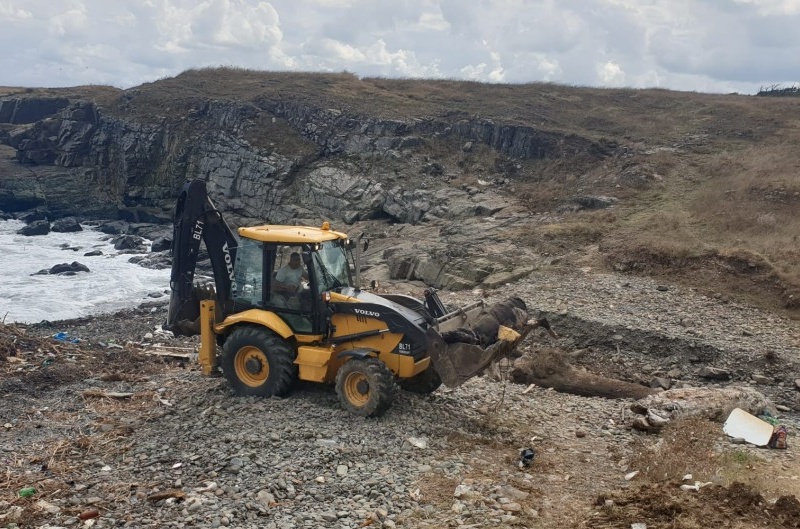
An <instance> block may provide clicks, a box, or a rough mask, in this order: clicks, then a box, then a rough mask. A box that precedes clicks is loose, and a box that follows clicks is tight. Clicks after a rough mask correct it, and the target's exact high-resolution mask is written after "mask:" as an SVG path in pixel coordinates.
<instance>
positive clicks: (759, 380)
mask: <svg viewBox="0 0 800 529" xmlns="http://www.w3.org/2000/svg"><path fill="white" fill-rule="evenodd" d="M750 378H751V379H752V380H753V382H755V383H756V384H762V385H763V384H770V383H772V379H771V378H769V377H765V376H764V375H752V376H751V377H750Z"/></svg>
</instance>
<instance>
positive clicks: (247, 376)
mask: <svg viewBox="0 0 800 529" xmlns="http://www.w3.org/2000/svg"><path fill="white" fill-rule="evenodd" d="M222 350H223V355H222V372H223V373H224V374H225V378H227V379H228V383H229V384H230V385H231V387H232V388H233V391H234V392H235V393H236V394H237V395H241V396H255V397H272V396H278V397H283V396H286V395H287V394H288V393H289V391H291V389H292V384H293V383H294V381H295V380H296V379H297V366H296V365H295V364H294V358H295V352H294V348H293V347H292V346H291V345H290V344H289V343H288V342H287V341H286V340H284V339H283V338H281V337H280V336H278V335H276V334H275V333H273V332H272V331H269V330H268V329H265V328H262V327H254V326H247V327H240V328H238V329H236V330H234V331H233V332H232V333H231V335H230V336H229V337H228V339H227V340H225V345H224V346H223V348H222Z"/></svg>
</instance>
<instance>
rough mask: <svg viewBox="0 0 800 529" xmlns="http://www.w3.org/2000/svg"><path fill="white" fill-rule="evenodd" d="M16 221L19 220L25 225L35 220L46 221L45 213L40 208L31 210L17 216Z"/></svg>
mask: <svg viewBox="0 0 800 529" xmlns="http://www.w3.org/2000/svg"><path fill="white" fill-rule="evenodd" d="M17 220H21V221H22V222H24V223H25V224H30V223H32V222H34V221H37V220H47V212H46V211H45V210H43V209H40V208H37V209H32V210H30V211H26V212H24V213H20V214H19V215H17Z"/></svg>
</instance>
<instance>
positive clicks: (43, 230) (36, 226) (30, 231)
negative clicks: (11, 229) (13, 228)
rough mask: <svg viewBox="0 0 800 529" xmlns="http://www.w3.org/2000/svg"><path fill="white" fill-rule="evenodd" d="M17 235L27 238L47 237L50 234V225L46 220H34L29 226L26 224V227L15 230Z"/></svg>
mask: <svg viewBox="0 0 800 529" xmlns="http://www.w3.org/2000/svg"><path fill="white" fill-rule="evenodd" d="M17 233H18V234H19V235H27V236H32V235H47V234H48V233H50V223H49V222H48V221H46V220H35V221H33V222H31V223H30V224H28V225H27V226H25V227H24V228H21V229H19V230H17Z"/></svg>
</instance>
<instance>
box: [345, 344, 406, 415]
mask: <svg viewBox="0 0 800 529" xmlns="http://www.w3.org/2000/svg"><path fill="white" fill-rule="evenodd" d="M396 394H397V384H395V381H394V373H392V372H391V371H390V370H389V368H388V367H386V364H384V363H383V362H381V361H380V360H378V359H377V358H353V359H351V360H348V361H347V362H345V363H344V364H343V365H342V367H340V368H339V372H338V373H336V395H337V396H338V397H339V402H340V403H341V404H342V407H343V408H344V409H345V410H347V411H349V412H350V413H353V414H355V415H360V416H362V417H380V416H381V415H383V414H384V413H385V412H386V410H388V409H389V408H390V407H391V405H392V402H394V398H395V396H396Z"/></svg>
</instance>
